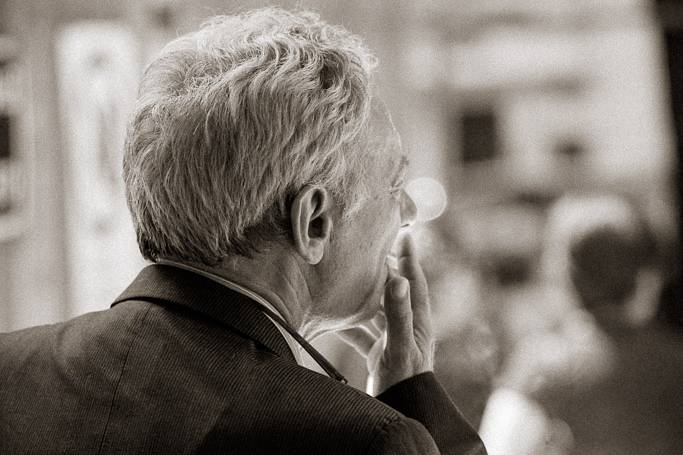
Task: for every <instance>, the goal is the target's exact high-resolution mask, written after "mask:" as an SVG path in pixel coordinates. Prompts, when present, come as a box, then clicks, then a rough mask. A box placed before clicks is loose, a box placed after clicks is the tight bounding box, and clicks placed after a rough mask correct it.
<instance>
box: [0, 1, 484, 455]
mask: <svg viewBox="0 0 683 455" xmlns="http://www.w3.org/2000/svg"><path fill="white" fill-rule="evenodd" d="M372 67H373V57H372V56H371V54H369V52H368V51H367V50H366V49H365V48H364V47H363V46H362V44H361V42H360V40H359V39H358V38H356V37H354V36H353V35H351V34H349V33H348V32H347V31H345V30H344V29H342V28H339V27H332V26H329V25H327V24H325V23H324V22H322V21H320V20H319V19H318V18H317V17H316V16H315V15H312V14H308V13H301V14H293V13H288V12H285V11H282V10H278V9H265V10H259V11H255V12H252V13H247V14H244V15H241V16H235V17H217V18H215V19H213V20H211V21H209V22H208V23H207V24H205V25H204V26H203V27H202V28H201V29H200V30H199V31H198V32H196V33H193V34H190V35H186V36H183V37H180V38H178V39H176V40H175V41H174V42H172V43H170V44H169V45H168V46H167V47H166V48H165V49H164V50H163V52H162V53H161V55H160V56H159V57H158V58H157V59H156V60H155V61H154V62H153V63H152V64H151V65H150V66H149V68H148V69H147V71H146V72H145V75H144V78H143V81H142V84H141V88H140V96H139V99H138V102H137V106H136V109H135V112H134V115H133V118H132V122H131V126H130V129H129V133H128V137H127V143H126V151H125V158H124V177H125V182H126V189H127V197H128V203H129V206H130V210H131V213H132V217H133V222H134V224H135V229H136V232H137V238H138V243H139V246H140V250H141V252H142V254H143V255H144V256H145V257H146V258H147V259H149V260H151V261H152V262H154V264H153V265H150V266H148V267H147V268H145V269H144V270H143V271H142V272H141V273H140V275H139V276H138V278H137V279H136V280H135V281H134V282H133V283H132V284H131V285H130V287H129V288H128V289H127V290H126V291H125V292H124V293H123V294H122V295H121V296H120V297H119V298H118V299H117V300H116V301H115V302H114V304H113V305H112V308H111V309H109V310H106V311H102V312H98V313H92V314H86V315H84V316H81V317H79V318H76V319H73V320H71V321H68V322H65V323H62V324H56V325H52V326H46V327H39V328H33V329H28V330H24V331H20V332H16V333H10V334H5V335H1V336H0V369H1V370H2V372H3V374H2V376H1V377H0V453H13V454H14V453H126V454H131V453H164V454H166V453H232V454H237V453H242V454H257V453H283V454H312V453H320V454H342V453H343V454H389V453H391V454H435V453H444V454H445V453H449V454H464V453H468V454H473V453H485V451H484V448H483V446H482V444H481V442H480V440H479V438H478V436H477V434H476V433H475V432H474V431H473V430H472V429H471V428H470V426H469V425H468V424H467V422H465V420H464V419H463V418H462V416H461V415H460V414H459V412H458V411H457V410H456V408H455V407H454V405H453V404H452V403H451V402H450V401H449V398H448V397H447V395H446V394H445V393H444V391H443V389H441V387H440V385H439V384H438V382H437V381H436V379H435V378H434V375H433V373H432V372H431V370H432V364H433V338H432V334H431V331H430V324H429V304H428V297H427V285H426V282H425V280H424V276H423V274H422V271H421V268H420V265H419V263H418V261H417V259H416V256H415V249H414V246H413V245H412V243H411V241H410V240H409V239H407V240H405V241H403V242H402V244H401V245H400V246H399V248H398V249H397V250H396V255H397V256H398V267H397V269H390V268H389V267H388V266H387V257H388V256H389V255H390V251H391V249H392V245H393V244H394V241H395V238H396V236H397V234H398V231H399V229H400V228H401V227H402V226H406V225H408V224H410V223H411V221H412V219H413V217H414V212H415V206H414V204H413V202H412V201H411V200H410V198H409V197H408V196H407V195H406V193H405V192H404V191H403V189H402V179H403V174H404V172H405V166H406V160H405V158H404V157H403V156H402V155H401V150H400V140H399V138H398V135H397V133H396V131H395V129H394V127H393V126H392V123H391V120H390V118H389V115H388V113H387V112H386V110H385V108H384V106H383V105H382V103H381V101H380V100H379V99H377V97H376V96H374V95H373V91H372V89H371V71H372ZM330 331H337V332H339V333H340V335H341V336H342V337H343V338H344V339H345V340H347V341H348V342H349V343H351V344H353V345H354V346H355V347H356V348H357V349H358V350H359V351H361V352H362V353H364V354H365V355H366V357H367V359H368V368H369V371H370V373H371V382H372V390H371V392H372V393H373V394H375V395H376V397H375V398H373V397H372V396H370V395H366V394H363V393H361V392H359V391H357V390H356V389H353V388H351V387H349V386H347V385H345V384H344V382H345V380H344V378H343V376H342V375H341V374H340V373H338V372H337V371H336V370H335V369H334V368H333V367H332V366H331V365H330V364H329V363H328V362H327V361H325V359H324V358H323V357H322V356H321V355H320V354H319V353H317V352H316V351H315V350H314V349H313V348H312V347H311V346H310V345H309V344H308V343H307V342H306V341H305V340H306V339H309V340H310V339H313V338H315V337H316V336H318V335H320V334H323V333H326V332H330ZM300 347H302V348H303V349H305V350H306V351H308V353H309V354H310V355H311V356H312V357H313V358H314V359H315V360H316V361H317V362H318V363H319V364H320V365H321V367H322V369H323V370H325V371H326V372H327V373H328V375H329V376H331V377H327V376H325V375H322V374H319V373H317V372H314V371H311V370H309V369H306V368H304V367H302V366H300V363H301V360H300V355H301V350H300Z"/></svg>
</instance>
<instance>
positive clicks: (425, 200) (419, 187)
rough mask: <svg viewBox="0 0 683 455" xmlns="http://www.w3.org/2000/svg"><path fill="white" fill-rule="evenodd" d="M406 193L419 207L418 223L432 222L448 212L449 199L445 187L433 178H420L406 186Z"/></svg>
mask: <svg viewBox="0 0 683 455" xmlns="http://www.w3.org/2000/svg"><path fill="white" fill-rule="evenodd" d="M406 193H408V195H409V196H410V197H411V198H412V199H413V201H414V202H415V206H417V221H419V222H425V221H430V220H433V219H435V218H438V217H439V216H441V214H442V213H443V212H444V210H446V204H447V202H448V197H447V196H446V190H445V189H444V187H443V185H441V183H439V182H438V181H436V180H434V179H433V178H429V177H420V178H417V179H415V180H411V181H410V182H408V184H407V185H406Z"/></svg>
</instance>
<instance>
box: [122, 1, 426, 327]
mask: <svg viewBox="0 0 683 455" xmlns="http://www.w3.org/2000/svg"><path fill="white" fill-rule="evenodd" d="M374 65H375V60H374V57H372V55H371V54H370V53H369V52H368V51H367V50H366V49H365V48H364V47H363V45H362V43H361V42H360V40H359V39H358V38H356V37H355V36H353V35H351V34H350V33H349V32H347V31H346V30H344V29H342V28H339V27H333V26H330V25H327V24H325V23H324V22H322V21H320V20H319V18H318V17H317V16H315V15H313V14H309V13H301V14H294V13H289V12H286V11H282V10H279V9H264V10H258V11H255V12H251V13H247V14H244V15H240V16H234V17H217V18H215V19H212V20H211V21H209V22H207V23H206V24H205V25H204V26H203V27H202V28H201V29H200V30H199V31H198V32H196V33H193V34H190V35H186V36H183V37H181V38H178V39H177V40H175V41H173V42H172V43H170V44H169V45H168V46H167V47H166V48H165V49H164V50H163V51H162V53H161V55H160V56H159V57H158V58H157V59H156V60H155V61H154V62H153V63H152V64H151V65H150V66H149V68H148V69H147V71H146V72H145V76H144V78H143V81H142V84H141V88H140V95H139V99H138V102H137V106H136V110H135V113H134V117H133V121H132V123H131V126H130V129H129V132H128V137H127V143H126V152H125V158H124V178H125V181H126V190H127V197H128V204H129V207H130V209H131V212H132V215H133V221H134V224H135V228H136V232H137V237H138V243H139V246H140V249H141V251H142V253H143V255H144V256H145V257H146V258H148V259H152V260H156V259H159V258H167V259H176V260H182V261H188V262H193V263H200V264H205V265H208V266H216V265H219V264H222V263H224V262H225V261H226V259H229V258H235V257H251V256H254V255H257V254H259V252H260V250H261V249H262V247H264V246H272V245H280V246H282V245H285V248H286V249H288V251H289V252H290V253H291V254H293V255H294V256H296V257H297V260H298V261H299V262H300V265H301V267H300V268H301V269H306V270H304V271H303V272H301V274H303V275H306V281H307V286H308V288H309V289H308V291H309V293H310V294H311V297H312V298H313V299H314V300H315V301H316V302H319V304H318V308H317V310H318V312H319V313H320V314H319V315H318V317H320V318H328V316H329V319H330V320H337V321H340V320H342V319H344V318H346V319H345V320H347V321H350V320H358V316H359V315H360V314H361V313H364V314H365V315H366V316H367V315H369V313H371V312H373V311H376V309H377V308H376V305H368V303H369V302H370V301H372V302H377V303H378V302H379V300H380V296H381V294H382V289H383V284H384V281H385V280H386V266H385V264H384V262H385V257H386V255H387V254H388V253H389V249H390V248H391V246H392V244H393V242H394V240H395V237H396V235H397V232H398V229H399V227H400V226H401V225H404V224H408V223H410V222H411V221H412V218H413V217H414V212H415V207H414V205H413V203H412V201H411V200H410V199H409V198H408V197H407V195H406V194H405V192H404V191H403V189H402V181H401V179H402V177H403V173H404V172H405V164H406V160H405V157H403V156H402V154H401V150H400V139H399V137H398V134H397V132H396V130H395V128H394V126H393V124H392V122H391V118H390V116H389V114H388V112H387V111H386V108H385V107H384V105H383V104H382V102H381V101H380V100H379V99H377V98H376V97H375V98H373V97H372V94H371V72H372V69H373V67H374ZM367 308H370V310H366V309H367Z"/></svg>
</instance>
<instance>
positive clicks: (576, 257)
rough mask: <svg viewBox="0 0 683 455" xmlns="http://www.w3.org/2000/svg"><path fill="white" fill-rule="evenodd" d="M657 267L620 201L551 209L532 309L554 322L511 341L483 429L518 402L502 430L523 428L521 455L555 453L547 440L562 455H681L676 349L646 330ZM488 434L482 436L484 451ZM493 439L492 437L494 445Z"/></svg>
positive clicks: (599, 199)
mask: <svg viewBox="0 0 683 455" xmlns="http://www.w3.org/2000/svg"><path fill="white" fill-rule="evenodd" d="M656 258H657V253H656V248H655V242H654V241H653V236H652V234H651V231H650V229H649V227H648V225H647V223H646V221H645V219H644V217H642V216H641V215H640V213H639V211H638V210H637V208H636V206H635V204H633V203H631V202H630V201H629V200H627V199H625V198H623V197H620V196H617V195H606V196H567V197H565V198H563V199H561V200H560V201H558V202H557V203H556V204H555V206H554V207H553V208H552V210H551V211H550V215H549V219H548V225H547V236H546V247H545V251H544V256H543V258H542V267H543V271H542V272H543V274H544V278H545V279H546V286H545V287H544V291H543V292H542V293H541V294H540V295H542V296H545V298H546V299H547V301H545V302H544V301H541V300H540V299H539V300H538V301H536V302H533V305H535V307H537V308H545V309H544V310H543V311H547V309H548V308H552V309H553V311H554V312H556V313H557V315H558V317H557V318H556V319H554V320H552V319H549V320H550V321H551V322H549V323H546V324H545V325H541V326H539V327H535V328H534V329H533V330H530V331H529V332H528V333H527V334H526V336H522V337H521V338H520V340H519V341H518V343H517V345H516V346H515V349H514V354H513V355H511V356H510V358H509V359H508V361H507V365H506V368H505V369H504V373H503V374H502V377H501V379H500V382H501V384H502V385H501V389H500V390H501V391H500V393H499V394H498V395H496V394H494V397H492V398H493V400H492V402H491V412H492V414H491V417H490V418H489V419H488V420H489V422H488V423H487V425H489V426H491V425H493V424H496V423H499V422H500V421H501V419H502V417H501V416H502V415H503V414H504V412H505V411H507V412H508V414H509V415H510V414H511V412H510V409H511V408H512V407H513V406H514V404H515V403H517V407H516V414H515V413H512V414H515V415H511V416H510V418H509V419H508V421H509V422H517V423H511V424H510V425H508V428H509V429H510V431H513V432H520V431H522V430H524V429H525V428H523V427H524V425H527V426H531V427H533V428H531V431H528V432H527V434H535V435H536V436H535V437H532V438H526V439H527V440H528V441H529V442H528V444H529V447H532V449H530V450H528V451H527V452H526V453H532V452H533V453H557V452H553V450H556V447H553V446H552V441H557V440H564V441H565V443H564V444H563V446H564V452H562V453H576V454H630V453H638V454H655V453H656V454H675V453H681V450H683V429H682V427H681V425H680V423H681V421H683V412H682V411H681V409H682V407H681V404H683V394H681V387H680V383H681V380H682V379H683V373H682V372H683V368H682V367H683V350H682V349H681V347H683V346H682V342H683V340H681V338H680V336H679V335H676V334H674V333H672V332H670V331H669V330H668V329H666V328H664V327H662V326H660V325H659V324H658V323H657V322H655V321H654V315H655V314H656V311H657V304H658V294H659V289H660V282H661V273H660V270H659V267H658V264H657V260H656ZM558 304H559V305H558ZM523 408H525V409H526V411H524V412H522V411H520V409H523ZM487 411H488V408H487ZM530 416H531V417H530ZM522 420H525V422H521V421H522ZM529 422H533V424H531V425H530V424H529ZM493 430H494V428H493V427H491V429H488V428H483V427H482V428H481V431H482V437H483V438H484V440H485V441H486V442H487V444H488V440H487V438H489V437H491V436H489V435H488V434H489V433H491V432H492V431H493ZM498 430H501V429H500V428H498ZM527 430H528V428H527ZM503 433H505V431H502V432H501V431H499V432H498V433H497V434H496V435H495V436H497V437H498V438H499V440H500V441H503V440H505V439H506V438H505V437H504V436H503V435H502V434H503ZM492 446H495V443H494V444H492ZM548 446H550V449H547V450H545V451H544V447H548ZM489 449H490V452H491V453H497V450H496V448H495V447H491V446H489ZM508 453H511V452H508ZM519 453H521V452H519Z"/></svg>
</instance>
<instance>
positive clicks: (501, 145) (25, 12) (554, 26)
mask: <svg viewBox="0 0 683 455" xmlns="http://www.w3.org/2000/svg"><path fill="white" fill-rule="evenodd" d="M267 3H268V2H262V1H218V0H189V1H184V2H180V1H170V0H140V1H134V0H126V1H120V2H110V1H105V0H61V1H50V0H31V1H20V0H3V1H0V18H1V19H0V62H1V63H2V64H0V74H1V75H2V78H1V80H2V83H0V102H1V105H0V106H1V107H0V112H1V113H3V116H0V128H4V129H3V131H9V133H7V134H5V133H2V134H5V136H6V137H9V139H5V141H6V142H7V143H8V144H9V145H7V146H5V148H8V149H9V150H10V151H11V153H7V152H2V153H0V163H10V162H11V163H12V164H11V166H12V170H11V172H10V171H3V172H5V174H3V175H7V176H10V175H11V177H6V178H5V177H0V178H5V180H3V181H2V182H4V183H2V185H4V186H0V330H8V329H14V328H19V327H25V326H28V325H32V324H38V323H48V322H53V321H56V320H60V319H64V318H66V317H69V316H72V315H74V314H77V313H79V312H82V309H81V308H80V307H78V306H77V305H74V303H73V302H74V299H75V296H74V288H73V283H78V282H79V281H78V280H79V274H82V273H81V272H79V270H78V268H77V267H75V266H74V265H73V261H72V260H71V259H70V258H71V257H72V251H73V250H74V249H78V248H83V247H84V246H83V244H82V243H79V238H78V237H74V236H73V235H72V234H73V229H74V228H73V225H72V223H71V222H70V216H71V215H69V213H70V210H72V209H73V207H72V204H73V199H72V196H73V194H74V193H76V194H78V192H79V191H85V190H84V189H82V188H74V187H73V182H74V176H73V166H74V164H76V163H74V160H75V158H74V157H73V155H72V154H71V151H70V150H71V148H70V147H71V144H72V143H73V137H79V132H78V127H79V125H78V123H77V122H76V123H73V122H72V123H69V121H68V115H67V114H65V111H64V104H65V100H64V93H63V92H64V90H65V89H64V87H65V84H64V81H65V78H66V80H67V81H68V76H64V74H63V73H62V72H61V70H60V68H62V67H63V65H64V61H65V60H66V59H67V57H68V56H64V55H63V54H62V55H60V53H59V50H58V44H56V43H59V42H60V37H63V36H64V33H65V30H67V29H69V28H70V27H71V28H72V27H74V26H75V25H77V24H82V23H84V22H87V23H95V24H100V25H101V26H109V27H111V26H112V25H114V26H117V27H119V28H120V29H121V30H126V31H128V32H129V33H130V36H131V37H133V45H132V47H133V50H132V51H131V52H132V54H134V55H131V56H130V58H131V62H132V63H130V64H132V65H135V68H134V70H133V71H130V72H131V73H132V74H139V73H140V72H141V70H142V68H143V67H144V63H145V61H147V60H148V59H149V58H150V56H151V55H152V54H153V53H154V52H155V51H156V50H158V49H159V48H160V47H161V46H163V44H164V43H165V42H167V41H168V40H169V39H172V38H173V37H174V36H176V35H177V34H179V33H183V32H185V31H187V30H190V29H192V28H195V27H196V26H197V24H199V23H200V22H201V20H202V19H203V18H205V17H207V16H210V15H213V14H218V13H223V12H227V13H230V12H235V11H239V10H246V9H250V8H252V7H257V6H263V5H264V4H267ZM278 3H279V4H280V5H282V6H284V7H295V6H297V5H301V6H304V7H310V8H313V9H315V10H318V11H319V12H320V13H321V15H322V16H323V17H325V18H326V19H327V20H329V21H330V22H336V23H341V24H344V25H345V26H347V27H348V28H350V29H351V30H352V31H354V32H356V33H358V34H360V35H361V36H363V37H364V38H366V40H367V42H368V45H369V46H370V47H371V48H372V49H374V50H375V51H376V53H377V54H378V56H379V59H380V69H379V72H378V84H377V85H378V90H379V92H380V93H381V94H382V96H383V98H384V99H385V100H386V102H387V104H388V105H389V108H390V110H391V111H392V112H393V115H394V120H395V123H396V125H397V128H398V129H399V131H400V132H401V135H402V137H403V143H404V149H405V150H406V152H407V154H408V155H409V158H410V160H411V163H412V165H411V171H410V172H411V177H423V176H428V177H431V178H434V179H436V180H438V181H440V182H441V183H442V184H443V186H444V187H445V188H446V190H447V194H448V198H449V204H448V206H447V209H446V211H445V213H444V214H443V215H442V216H441V218H439V219H438V220H437V222H436V223H434V226H435V228H436V229H437V230H439V231H441V233H442V234H443V235H444V238H445V239H456V240H457V242H455V241H454V243H453V246H450V245H447V246H446V248H452V249H458V250H459V251H460V252H462V253H464V254H466V255H468V256H469V257H471V258H472V260H473V261H474V262H475V263H477V264H479V263H481V264H479V265H482V266H483V267H485V266H486V264H487V261H488V259H487V258H489V257H491V256H496V255H499V256H507V257H509V258H511V260H513V262H514V261H515V260H519V261H521V262H520V263H521V264H522V265H521V266H519V267H516V268H517V269H520V268H521V269H524V267H527V268H528V267H532V266H533V265H530V264H533V257H534V255H536V254H537V253H538V250H539V249H540V244H541V232H542V231H543V223H544V220H545V218H544V209H545V207H546V206H547V205H548V204H549V202H550V201H552V200H554V199H556V198H557V197H559V196H561V195H562V194H564V193H567V192H591V191H596V192H597V191H617V192H620V193H625V194H627V195H631V196H633V197H635V198H636V199H637V200H638V201H639V203H640V204H641V205H642V207H643V209H644V210H645V212H646V213H647V216H648V217H649V219H650V221H651V222H652V224H653V225H654V226H655V227H656V229H657V233H658V235H659V236H661V237H662V238H664V239H665V241H667V242H675V235H676V234H675V231H676V229H677V226H676V223H677V218H676V205H675V201H674V196H673V194H674V193H673V192H672V180H673V176H674V175H675V173H674V170H675V168H676V166H677V163H676V160H675V159H674V153H673V147H674V145H673V139H672V131H671V129H672V127H671V121H670V115H669V107H668V99H667V96H668V95H667V94H668V89H667V83H666V74H665V66H664V61H663V59H664V53H663V50H662V38H661V32H660V28H659V25H658V23H657V22H656V20H655V16H654V10H653V5H652V4H650V3H649V2H646V1H639V0H621V1H616V0H614V1H597V0H582V1H569V0H553V1H549V2H542V3H539V2H534V1H526V0H516V1H512V0H486V1H480V2H466V1H443V0H432V1H424V2H408V1H389V0H385V1H376V2H363V1H360V0H350V1H347V2H336V1H332V0H320V1H303V2H302V1H283V2H278ZM93 21H95V22H93ZM74 52H75V51H74ZM67 85H68V84H67ZM130 85H131V87H129V90H130V91H131V93H134V90H135V87H134V85H135V84H134V83H131V84H130ZM3 119H8V120H3ZM3 122H5V123H9V124H10V126H9V127H5V126H2V125H3ZM5 136H2V135H0V140H3V139H2V138H3V137H5ZM84 148H86V149H87V145H86V146H84ZM3 153H4V155H3ZM93 153H94V152H93ZM8 157H9V158H8ZM3 165H4V164H3ZM6 167H7V168H9V165H7V166H6ZM9 182H11V183H9ZM5 187H6V188H11V189H12V196H3V194H5V193H3V192H2V188H5ZM7 194H9V193H7ZM3 197H5V198H6V199H7V200H11V205H12V207H11V208H6V209H3V208H2V207H3V205H2V204H3ZM116 197H120V195H119V196H116ZM119 202H120V201H119ZM112 203H113V202H112ZM8 207H9V205H8ZM3 210H4V211H3ZM126 242H129V240H126ZM456 244H457V246H455V245H456ZM95 253H96V252H95ZM102 260H103V261H114V260H117V259H116V255H106V254H102ZM118 260H119V261H120V263H117V264H115V265H116V267H118V268H121V269H125V270H130V274H134V273H135V271H136V270H137V269H139V267H140V265H141V263H140V262H136V261H134V260H131V259H129V258H127V257H125V256H122V257H121V258H120V259H118ZM503 262H504V261H503ZM498 272H500V270H499V271H498ZM501 273H502V272H501ZM512 274H513V275H514V273H512ZM117 279H118V280H121V281H123V278H114V277H111V279H110V280H108V282H107V285H108V286H110V287H111V288H112V289H114V288H117V287H120V288H122V287H123V286H125V284H126V283H123V282H122V283H120V284H119V283H118V282H115V281H116V280H117ZM107 292H113V291H107ZM104 295H108V294H104ZM114 297H115V295H111V298H112V299H113V298H114ZM101 305H102V308H106V302H101Z"/></svg>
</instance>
